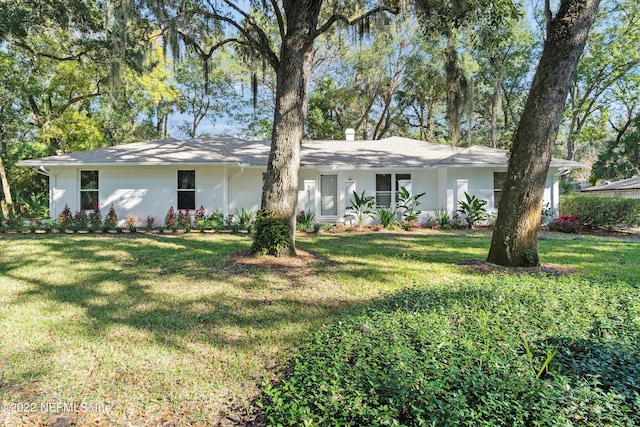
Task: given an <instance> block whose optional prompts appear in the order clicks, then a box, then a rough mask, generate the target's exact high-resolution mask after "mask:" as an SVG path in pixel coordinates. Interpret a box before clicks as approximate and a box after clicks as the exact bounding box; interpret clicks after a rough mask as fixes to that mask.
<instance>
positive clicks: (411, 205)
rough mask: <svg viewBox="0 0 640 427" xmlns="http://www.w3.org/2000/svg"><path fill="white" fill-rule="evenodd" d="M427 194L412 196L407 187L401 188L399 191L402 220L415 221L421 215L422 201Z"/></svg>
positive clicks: (399, 207)
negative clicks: (419, 208) (419, 207)
mask: <svg viewBox="0 0 640 427" xmlns="http://www.w3.org/2000/svg"><path fill="white" fill-rule="evenodd" d="M424 195H425V193H418V194H411V193H409V190H407V189H406V188H405V187H400V190H399V191H398V209H402V210H403V212H402V219H404V220H405V221H415V220H417V219H418V215H420V210H418V206H420V204H421V203H420V201H419V200H418V199H420V198H421V197H422V196H424Z"/></svg>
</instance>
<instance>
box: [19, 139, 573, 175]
mask: <svg viewBox="0 0 640 427" xmlns="http://www.w3.org/2000/svg"><path fill="white" fill-rule="evenodd" d="M269 148H270V143H269V142H266V141H247V140H244V139H240V138H234V137H229V136H212V137H202V138H196V139H162V140H156V141H146V142H137V143H131V144H123V145H118V146H115V147H107V148H100V149H97V150H89V151H79V152H75V153H69V154H61V155H57V156H50V157H44V158H40V159H33V160H24V161H22V162H20V163H19V166H26V167H40V166H44V167H51V166H74V165H75V166H108V165H123V164H129V165H170V164H238V163H242V164H245V165H251V166H266V164H267V161H268V158H269ZM507 161H508V157H507V152H506V151H504V150H496V149H493V148H488V147H478V146H474V147H470V148H464V149H461V148H454V147H451V146H448V145H441V144H433V143H429V142H423V141H418V140H415V139H410V138H401V137H391V138H386V139H382V140H377V141H304V142H303V143H302V153H301V166H302V167H305V166H308V167H317V166H326V167H334V168H422V167H437V166H473V165H475V166H498V167H506V165H507ZM554 162H555V163H556V164H553V163H552V166H558V167H560V166H570V167H582V166H583V165H581V164H580V163H576V162H568V163H567V161H558V160H557V159H554Z"/></svg>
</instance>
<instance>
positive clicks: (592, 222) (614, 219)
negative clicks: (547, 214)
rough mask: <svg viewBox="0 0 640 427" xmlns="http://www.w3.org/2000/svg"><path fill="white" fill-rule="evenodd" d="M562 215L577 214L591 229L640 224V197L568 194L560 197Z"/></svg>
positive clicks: (582, 222)
mask: <svg viewBox="0 0 640 427" xmlns="http://www.w3.org/2000/svg"><path fill="white" fill-rule="evenodd" d="M560 215H561V216H577V217H579V218H580V225H581V227H583V228H586V229H590V230H596V229H600V228H604V229H608V230H611V229H614V228H621V227H633V226H636V225H639V224H640V199H629V198H626V197H605V196H587V195H581V194H580V195H573V194H572V195H566V196H561V197H560Z"/></svg>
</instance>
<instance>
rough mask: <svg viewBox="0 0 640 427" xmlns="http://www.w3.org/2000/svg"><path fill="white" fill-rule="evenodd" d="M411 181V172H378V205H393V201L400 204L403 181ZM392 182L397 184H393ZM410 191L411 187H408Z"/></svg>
mask: <svg viewBox="0 0 640 427" xmlns="http://www.w3.org/2000/svg"><path fill="white" fill-rule="evenodd" d="M408 181H409V182H410V181H411V174H410V173H393V174H392V173H384V174H383V173H378V174H376V206H378V207H385V208H390V207H391V201H392V200H393V201H394V204H395V205H397V204H398V195H399V192H400V188H401V187H402V183H406V182H408ZM392 182H393V183H394V184H395V185H393V186H392ZM408 190H409V191H410V190H411V189H408Z"/></svg>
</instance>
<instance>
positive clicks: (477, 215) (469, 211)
mask: <svg viewBox="0 0 640 427" xmlns="http://www.w3.org/2000/svg"><path fill="white" fill-rule="evenodd" d="M464 197H465V200H460V201H459V202H458V206H459V208H458V212H460V213H461V214H462V215H464V217H465V218H466V219H467V222H468V224H469V228H473V226H474V225H475V224H476V223H478V222H480V221H483V220H484V219H486V217H487V211H486V210H485V208H484V205H486V204H487V201H486V200H481V199H478V198H476V196H469V194H468V193H467V192H466V191H465V192H464Z"/></svg>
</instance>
